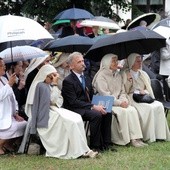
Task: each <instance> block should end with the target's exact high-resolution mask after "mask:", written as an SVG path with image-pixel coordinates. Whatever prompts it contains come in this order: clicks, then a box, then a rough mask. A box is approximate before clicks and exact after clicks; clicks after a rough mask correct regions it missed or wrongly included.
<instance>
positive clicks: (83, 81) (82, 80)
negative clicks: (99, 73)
mask: <svg viewBox="0 0 170 170" xmlns="http://www.w3.org/2000/svg"><path fill="white" fill-rule="evenodd" d="M80 78H81V84H82V87H83V89H84V90H85V88H86V84H85V78H84V75H81V76H80Z"/></svg>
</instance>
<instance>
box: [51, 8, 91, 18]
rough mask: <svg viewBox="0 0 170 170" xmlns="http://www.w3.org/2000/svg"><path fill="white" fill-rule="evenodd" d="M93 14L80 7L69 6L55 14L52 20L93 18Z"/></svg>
mask: <svg viewBox="0 0 170 170" xmlns="http://www.w3.org/2000/svg"><path fill="white" fill-rule="evenodd" d="M93 17H94V16H93V15H92V14H91V13H90V12H88V11H86V10H84V9H80V8H70V9H66V10H64V11H62V12H60V13H59V14H58V15H56V16H55V18H54V20H67V19H69V20H80V19H86V18H93Z"/></svg>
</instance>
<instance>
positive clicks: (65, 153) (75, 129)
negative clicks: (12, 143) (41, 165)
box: [37, 106, 90, 159]
mask: <svg viewBox="0 0 170 170" xmlns="http://www.w3.org/2000/svg"><path fill="white" fill-rule="evenodd" d="M49 116H50V117H49V121H48V128H37V131H38V134H39V137H40V139H41V141H42V144H43V146H44V148H45V149H46V156H48V157H57V158H61V159H74V158H78V157H79V156H81V155H83V154H84V153H85V152H87V151H89V150H90V149H89V147H88V145H87V140H86V136H85V130H84V123H83V121H82V118H81V116H80V115H79V114H77V113H75V112H72V111H69V110H67V109H64V108H57V107H55V106H51V109H50V113H49Z"/></svg>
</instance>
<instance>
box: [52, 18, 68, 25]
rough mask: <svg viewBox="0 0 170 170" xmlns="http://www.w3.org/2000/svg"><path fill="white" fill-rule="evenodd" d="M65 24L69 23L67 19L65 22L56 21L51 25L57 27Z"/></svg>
mask: <svg viewBox="0 0 170 170" xmlns="http://www.w3.org/2000/svg"><path fill="white" fill-rule="evenodd" d="M65 23H70V20H69V19H67V20H66V19H65V20H57V21H55V22H54V23H53V25H59V24H65Z"/></svg>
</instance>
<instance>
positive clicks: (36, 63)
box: [24, 54, 49, 80]
mask: <svg viewBox="0 0 170 170" xmlns="http://www.w3.org/2000/svg"><path fill="white" fill-rule="evenodd" d="M47 57H49V54H47V55H46V56H45V57H39V58H34V59H32V60H31V62H30V64H29V66H28V67H27V68H26V69H25V72H24V77H25V80H26V79H27V76H28V74H29V73H30V72H31V71H33V70H34V69H35V68H37V67H38V66H39V65H40V64H42V63H43V62H44V61H45V60H46V58H47Z"/></svg>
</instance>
